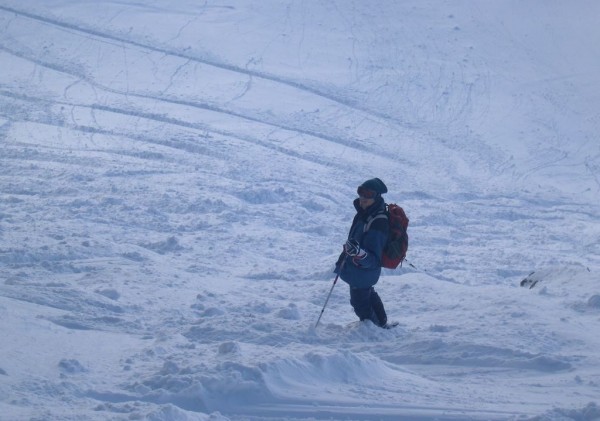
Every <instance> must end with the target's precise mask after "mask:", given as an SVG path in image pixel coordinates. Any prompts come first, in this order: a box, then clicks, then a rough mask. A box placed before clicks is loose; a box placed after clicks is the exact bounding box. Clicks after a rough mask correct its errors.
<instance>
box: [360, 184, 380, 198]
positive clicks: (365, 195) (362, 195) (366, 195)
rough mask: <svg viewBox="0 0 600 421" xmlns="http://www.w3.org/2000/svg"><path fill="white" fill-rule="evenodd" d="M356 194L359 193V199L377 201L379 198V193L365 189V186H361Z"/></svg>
mask: <svg viewBox="0 0 600 421" xmlns="http://www.w3.org/2000/svg"><path fill="white" fill-rule="evenodd" d="M356 193H358V197H360V198H362V199H375V198H376V197H377V192H375V191H373V190H369V189H367V188H364V187H363V186H359V187H358V189H357V190H356Z"/></svg>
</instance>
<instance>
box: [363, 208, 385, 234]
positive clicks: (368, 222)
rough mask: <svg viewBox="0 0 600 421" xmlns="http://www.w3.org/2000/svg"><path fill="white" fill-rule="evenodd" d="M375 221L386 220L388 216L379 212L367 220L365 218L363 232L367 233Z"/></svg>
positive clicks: (383, 212)
mask: <svg viewBox="0 0 600 421" xmlns="http://www.w3.org/2000/svg"><path fill="white" fill-rule="evenodd" d="M376 219H388V216H387V214H386V213H385V211H381V212H379V213H377V214H375V215H374V216H369V218H367V223H366V224H365V228H364V230H363V232H367V231H369V229H370V228H371V224H372V223H373V221H374V220H376Z"/></svg>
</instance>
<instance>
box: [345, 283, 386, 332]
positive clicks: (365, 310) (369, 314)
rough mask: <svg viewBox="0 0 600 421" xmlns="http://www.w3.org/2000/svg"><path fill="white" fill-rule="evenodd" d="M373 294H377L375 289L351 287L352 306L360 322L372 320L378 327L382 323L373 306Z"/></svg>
mask: <svg viewBox="0 0 600 421" xmlns="http://www.w3.org/2000/svg"><path fill="white" fill-rule="evenodd" d="M373 292H375V291H374V290H373V288H353V287H350V304H352V308H353V309H354V313H356V315H357V316H358V318H359V319H360V320H371V321H372V322H373V323H375V324H376V325H377V326H381V322H380V321H379V318H378V317H377V314H376V313H375V311H373V305H372V304H371V294H372V293H373ZM380 301H381V300H380Z"/></svg>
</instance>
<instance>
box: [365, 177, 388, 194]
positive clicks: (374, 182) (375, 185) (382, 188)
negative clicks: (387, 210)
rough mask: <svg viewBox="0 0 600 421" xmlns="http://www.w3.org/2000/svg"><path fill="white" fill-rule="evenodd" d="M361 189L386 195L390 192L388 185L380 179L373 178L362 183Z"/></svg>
mask: <svg viewBox="0 0 600 421" xmlns="http://www.w3.org/2000/svg"><path fill="white" fill-rule="evenodd" d="M360 187H362V188H365V189H367V190H371V191H374V192H375V193H377V194H384V193H387V191H388V189H387V187H386V185H385V184H384V183H383V181H381V180H380V179H379V178H371V179H370V180H367V181H365V182H364V183H362V184H361V185H360V186H359V188H360Z"/></svg>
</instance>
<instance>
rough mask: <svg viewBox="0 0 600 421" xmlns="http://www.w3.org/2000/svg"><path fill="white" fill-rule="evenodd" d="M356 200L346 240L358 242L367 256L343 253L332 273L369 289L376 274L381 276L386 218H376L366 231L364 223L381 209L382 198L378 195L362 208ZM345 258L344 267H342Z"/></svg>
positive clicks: (377, 277) (385, 239) (375, 278)
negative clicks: (357, 256)
mask: <svg viewBox="0 0 600 421" xmlns="http://www.w3.org/2000/svg"><path fill="white" fill-rule="evenodd" d="M358 203H359V201H358V199H356V200H354V207H355V208H356V215H355V216H354V220H353V221H352V226H351V227H350V232H349V234H348V239H352V238H353V239H355V240H356V241H358V243H359V244H360V248H362V249H363V250H364V251H366V252H367V256H366V257H365V258H364V259H361V260H357V259H353V258H352V257H350V256H347V255H346V254H345V253H343V252H342V254H341V255H340V258H339V259H338V261H337V263H336V267H335V271H334V272H335V273H337V274H339V275H340V278H342V280H343V281H344V282H346V283H347V284H349V285H350V286H351V287H354V288H370V287H372V286H373V285H375V284H376V283H377V281H378V280H379V275H381V255H382V253H383V248H384V247H385V244H386V242H387V238H388V220H387V219H386V218H377V219H375V220H374V221H373V222H372V223H371V227H370V228H369V230H368V231H367V232H365V231H364V230H365V225H366V224H367V221H368V219H369V217H372V216H375V215H376V214H378V213H380V212H383V211H384V210H385V202H384V201H383V198H382V197H379V198H377V200H376V201H375V203H373V204H372V205H371V206H369V207H368V208H367V209H365V210H363V209H362V208H361V207H360V206H359V204H358ZM344 260H345V263H344V266H343V267H341V265H342V262H343V261H344ZM340 268H341V272H340Z"/></svg>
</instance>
